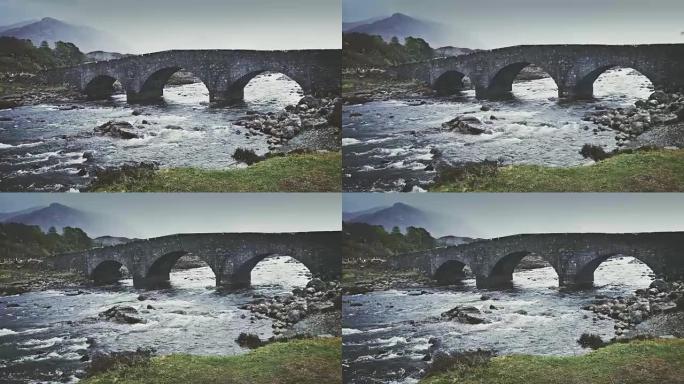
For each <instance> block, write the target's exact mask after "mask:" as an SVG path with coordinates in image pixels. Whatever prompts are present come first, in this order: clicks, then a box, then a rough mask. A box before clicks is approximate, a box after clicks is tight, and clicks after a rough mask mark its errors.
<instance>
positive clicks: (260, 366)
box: [82, 338, 342, 384]
mask: <svg viewBox="0 0 684 384" xmlns="http://www.w3.org/2000/svg"><path fill="white" fill-rule="evenodd" d="M341 364H342V341H341V339H340V338H331V339H308V340H296V341H289V342H286V343H274V344H269V345H267V346H265V347H262V348H259V349H256V350H254V351H251V352H250V353H248V354H246V355H240V356H228V357H209V356H193V355H168V356H160V357H154V358H152V359H151V360H150V361H149V362H147V363H145V364H138V365H134V366H128V367H126V366H122V367H117V368H115V369H113V370H111V371H108V372H105V373H103V374H100V375H97V376H94V377H91V378H88V379H85V380H84V381H82V382H83V383H84V384H106V383H117V384H138V383H140V384H167V383H168V384H171V383H173V384H176V383H184V384H193V383H202V384H214V383H215V384H219V383H220V384H318V383H331V384H334V383H342V368H341Z"/></svg>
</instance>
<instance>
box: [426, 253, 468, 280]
mask: <svg viewBox="0 0 684 384" xmlns="http://www.w3.org/2000/svg"><path fill="white" fill-rule="evenodd" d="M465 267H466V263H464V262H462V261H460V260H455V259H454V260H448V261H445V262H444V263H442V264H441V265H440V266H439V267H438V268H437V270H435V272H434V273H433V274H432V278H433V279H435V280H436V281H437V284H440V285H452V284H458V283H460V282H461V281H462V280H463V279H464V278H465V277H466V273H465Z"/></svg>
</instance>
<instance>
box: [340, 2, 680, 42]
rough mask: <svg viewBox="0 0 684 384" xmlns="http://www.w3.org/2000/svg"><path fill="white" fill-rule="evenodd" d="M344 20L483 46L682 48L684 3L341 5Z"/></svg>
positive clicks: (378, 3)
mask: <svg viewBox="0 0 684 384" xmlns="http://www.w3.org/2000/svg"><path fill="white" fill-rule="evenodd" d="M342 4H343V13H342V15H343V19H344V21H357V20H363V19H367V18H371V17H377V16H389V15H391V14H392V13H395V12H401V13H405V14H408V15H409V16H413V17H417V18H421V19H426V20H432V21H438V22H441V23H445V24H448V25H450V26H452V27H454V29H456V30H457V32H454V33H456V34H468V35H469V36H470V38H468V39H463V38H461V37H459V36H454V41H459V40H477V41H479V42H480V43H481V44H482V46H481V47H470V48H496V47H503V46H510V45H518V44H558V43H566V44H570V43H575V44H591V43H594V44H643V43H684V36H683V35H682V33H681V32H682V31H684V1H682V0H478V1H474V0H421V1H415V0H373V1H369V0H342Z"/></svg>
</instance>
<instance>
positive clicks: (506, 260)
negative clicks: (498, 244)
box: [476, 250, 560, 288]
mask: <svg viewBox="0 0 684 384" xmlns="http://www.w3.org/2000/svg"><path fill="white" fill-rule="evenodd" d="M532 254H536V253H534V252H531V251H527V250H523V251H515V252H510V253H507V254H506V255H504V256H503V257H501V258H499V259H498V260H496V262H495V263H494V265H493V266H492V267H491V268H490V269H489V272H488V274H487V275H486V276H484V275H478V276H476V279H477V286H478V288H511V287H512V286H513V272H514V271H515V268H516V267H517V266H518V264H520V262H521V261H522V259H523V258H525V256H529V255H532ZM538 256H540V257H541V258H542V259H544V260H545V261H546V262H548V263H549V264H551V266H552V267H553V269H554V270H555V271H556V274H557V275H558V276H560V273H558V268H557V266H556V265H555V264H554V263H553V262H552V260H549V259H548V258H547V257H546V256H545V255H538Z"/></svg>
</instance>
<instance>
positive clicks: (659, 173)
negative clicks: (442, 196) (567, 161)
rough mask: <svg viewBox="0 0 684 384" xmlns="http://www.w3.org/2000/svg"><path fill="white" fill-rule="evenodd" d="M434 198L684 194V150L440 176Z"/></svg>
mask: <svg viewBox="0 0 684 384" xmlns="http://www.w3.org/2000/svg"><path fill="white" fill-rule="evenodd" d="M430 191H432V192H677V191H684V149H658V150H637V151H634V152H633V153H623V154H618V155H616V156H614V157H611V158H609V159H606V160H602V161H599V162H596V163H595V164H592V165H589V166H578V167H569V168H558V167H544V166H538V165H511V166H500V165H498V164H495V163H486V164H475V165H471V166H465V167H461V168H448V169H443V170H441V171H440V172H439V176H438V178H437V180H436V182H435V184H434V185H432V186H430Z"/></svg>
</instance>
